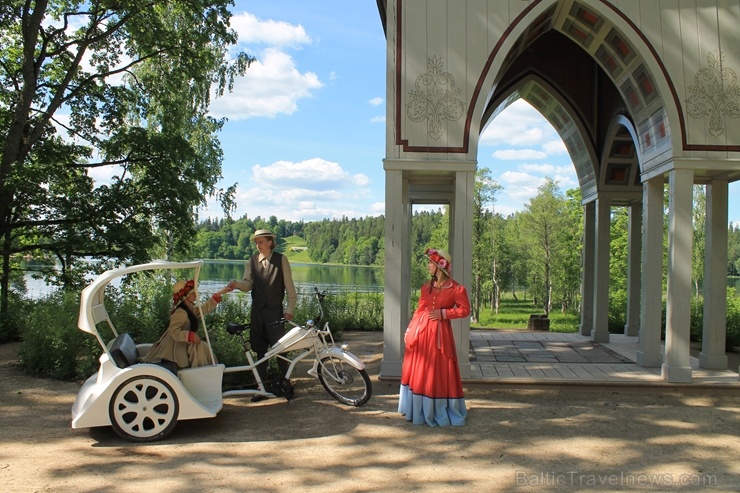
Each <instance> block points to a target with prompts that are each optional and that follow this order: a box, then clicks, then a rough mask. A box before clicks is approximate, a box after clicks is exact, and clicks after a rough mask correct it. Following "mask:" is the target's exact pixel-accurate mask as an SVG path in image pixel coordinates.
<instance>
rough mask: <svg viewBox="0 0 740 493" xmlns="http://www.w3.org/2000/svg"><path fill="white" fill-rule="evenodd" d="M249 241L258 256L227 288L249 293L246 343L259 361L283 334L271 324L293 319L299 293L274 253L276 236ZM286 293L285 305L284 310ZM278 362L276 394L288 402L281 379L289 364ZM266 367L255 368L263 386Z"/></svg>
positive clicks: (263, 234) (265, 233)
mask: <svg viewBox="0 0 740 493" xmlns="http://www.w3.org/2000/svg"><path fill="white" fill-rule="evenodd" d="M250 239H251V240H253V241H254V243H255V245H257V250H258V253H256V254H254V255H252V257H251V258H250V259H249V260H248V261H247V264H246V265H245V267H244V276H243V279H242V280H241V281H236V280H234V281H231V282H229V284H228V286H229V287H232V288H236V289H240V290H242V291H251V292H252V312H251V320H250V337H249V340H250V342H251V344H252V349H253V350H254V352H255V353H257V359H262V358H263V357H264V356H265V353H267V350H268V349H269V348H270V346H272V345H273V344H275V343H276V342H277V341H278V340H279V339H280V338H281V337H282V336H283V335H285V327H284V326H283V324H274V322H275V321H277V320H280V319H281V318H285V319H286V320H292V319H293V313H294V311H295V307H296V303H297V301H298V294H297V293H296V290H295V284H293V275H292V273H291V271H290V263H289V262H288V258H287V257H286V256H285V255H283V254H281V253H278V252H276V251H275V247H276V246H277V243H276V236H275V235H274V234H273V233H272V232H271V231H270V230H269V229H258V230H257V231H255V232H254V234H253V235H252V237H251V238H250ZM286 293H287V296H288V306H287V308H284V306H283V303H284V301H285V296H286ZM277 363H278V368H279V369H280V378H279V379H278V381H277V384H278V389H279V392H282V393H283V394H284V395H285V397H286V398H288V399H291V398H292V393H293V387H292V386H291V385H290V382H289V381H288V380H286V379H285V378H284V375H285V373H286V372H287V371H288V362H287V361H285V360H283V359H281V358H278V360H277ZM267 366H268V362H267V361H264V362H263V363H260V364H259V365H258V366H257V371H258V372H259V375H260V378H261V379H262V382H263V383H266V382H267ZM275 391H276V389H273V391H272V392H273V393H275ZM262 399H264V397H262V396H260V395H255V396H254V397H252V402H257V401H260V400H262Z"/></svg>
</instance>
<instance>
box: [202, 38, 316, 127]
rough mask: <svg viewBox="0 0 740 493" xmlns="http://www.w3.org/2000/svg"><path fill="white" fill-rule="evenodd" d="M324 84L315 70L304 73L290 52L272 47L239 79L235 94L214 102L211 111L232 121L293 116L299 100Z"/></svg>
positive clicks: (213, 114) (235, 85) (214, 114)
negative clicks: (297, 66) (285, 115)
mask: <svg viewBox="0 0 740 493" xmlns="http://www.w3.org/2000/svg"><path fill="white" fill-rule="evenodd" d="M323 86H324V85H323V84H322V83H321V81H320V80H319V78H318V77H317V76H316V74H315V73H313V72H305V73H300V72H299V71H298V69H297V68H296V66H295V63H294V61H293V58H292V57H291V56H290V55H288V54H287V53H285V52H282V51H279V50H276V49H273V48H268V49H267V50H265V52H264V55H263V56H262V58H261V60H259V61H257V62H255V63H253V64H252V66H251V67H249V69H248V70H247V72H246V74H245V76H244V77H241V78H239V79H237V80H236V81H235V83H234V91H233V92H232V93H229V94H226V95H224V96H223V97H221V98H217V99H215V100H213V101H212V102H211V108H210V113H211V115H212V116H214V117H217V118H218V117H227V118H230V119H232V120H243V119H247V118H252V117H260V116H263V117H264V116H266V117H270V118H274V117H276V116H277V115H279V114H288V115H290V114H293V113H294V112H295V111H296V110H297V109H298V101H299V100H301V99H304V98H309V97H312V91H313V90H316V89H320V88H321V87H323Z"/></svg>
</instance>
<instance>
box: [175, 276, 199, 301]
mask: <svg viewBox="0 0 740 493" xmlns="http://www.w3.org/2000/svg"><path fill="white" fill-rule="evenodd" d="M194 291H195V281H194V280H193V279H188V280H187V281H177V282H176V283H175V285H174V286H172V302H173V303H174V304H175V305H176V304H178V303H180V301H182V299H183V298H185V297H186V296H187V295H189V294H190V293H192V292H194Z"/></svg>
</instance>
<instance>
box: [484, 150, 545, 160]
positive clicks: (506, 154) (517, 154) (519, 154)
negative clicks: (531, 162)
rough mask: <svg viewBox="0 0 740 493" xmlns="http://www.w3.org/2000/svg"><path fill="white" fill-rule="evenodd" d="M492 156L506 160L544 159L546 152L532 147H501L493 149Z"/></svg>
mask: <svg viewBox="0 0 740 493" xmlns="http://www.w3.org/2000/svg"><path fill="white" fill-rule="evenodd" d="M493 157H494V158H496V159H503V160H506V161H519V160H522V159H545V158H547V154H546V153H544V152H542V151H536V150H534V149H502V150H499V151H495V152H494V153H493Z"/></svg>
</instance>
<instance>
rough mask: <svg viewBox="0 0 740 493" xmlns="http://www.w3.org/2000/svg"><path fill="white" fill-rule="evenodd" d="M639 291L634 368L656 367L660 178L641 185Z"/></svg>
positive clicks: (660, 272)
mask: <svg viewBox="0 0 740 493" xmlns="http://www.w3.org/2000/svg"><path fill="white" fill-rule="evenodd" d="M642 214H643V221H642V227H643V233H642V282H641V284H642V288H641V291H640V336H639V349H638V350H637V364H638V365H640V366H645V367H648V368H656V367H659V366H660V365H661V363H662V361H663V356H662V355H661V351H660V332H661V328H662V320H661V316H662V311H663V178H662V177H658V178H653V179H652V180H648V181H646V182H644V183H643V184H642Z"/></svg>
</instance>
